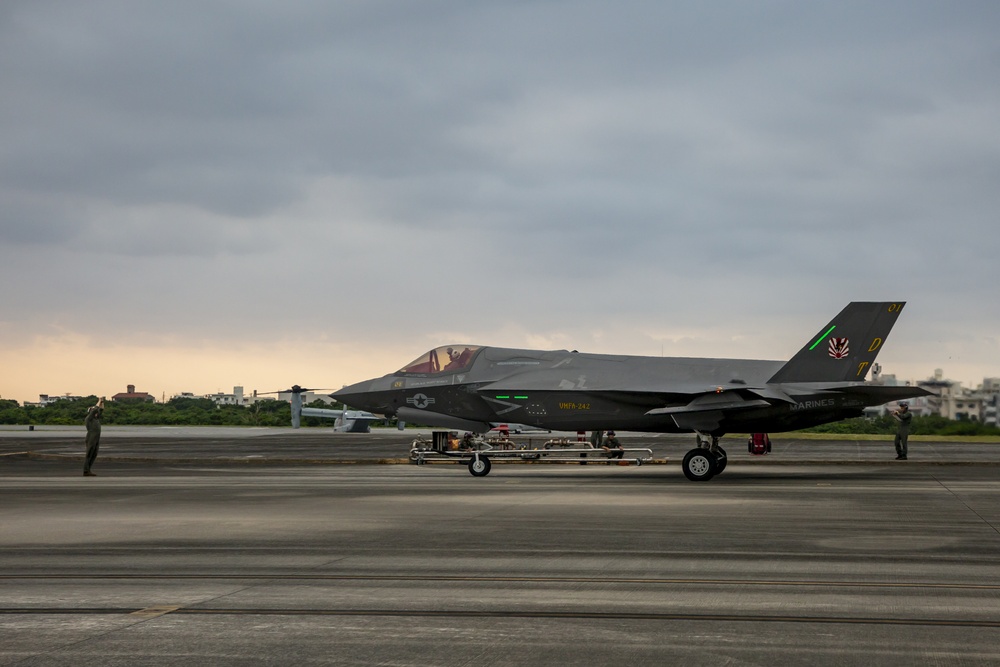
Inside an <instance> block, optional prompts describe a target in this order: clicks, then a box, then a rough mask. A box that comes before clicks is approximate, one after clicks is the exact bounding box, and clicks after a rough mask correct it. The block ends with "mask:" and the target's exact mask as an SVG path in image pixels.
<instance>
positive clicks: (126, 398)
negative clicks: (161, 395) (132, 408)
mask: <svg viewBox="0 0 1000 667" xmlns="http://www.w3.org/2000/svg"><path fill="white" fill-rule="evenodd" d="M127 389H128V391H125V392H121V393H118V394H115V395H114V396H112V397H111V400H112V401H114V402H115V403H125V402H130V401H131V402H144V403H152V402H153V401H155V400H156V397H154V396H153V395H152V394H147V393H146V392H144V391H136V390H135V385H134V384H130V385H128V387H127Z"/></svg>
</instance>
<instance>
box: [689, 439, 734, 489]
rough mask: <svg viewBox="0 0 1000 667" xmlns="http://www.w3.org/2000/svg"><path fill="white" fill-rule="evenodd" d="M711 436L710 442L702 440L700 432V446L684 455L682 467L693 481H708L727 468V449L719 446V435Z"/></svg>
mask: <svg viewBox="0 0 1000 667" xmlns="http://www.w3.org/2000/svg"><path fill="white" fill-rule="evenodd" d="M711 438H712V439H711V441H710V442H709V441H705V440H702V435H701V433H699V434H698V435H697V440H698V446H697V447H695V448H694V449H692V450H691V451H689V452H688V453H687V454H685V455H684V462H683V463H682V464H681V467H682V468H683V469H684V476H685V477H687V478H688V479H689V480H691V481H692V482H707V481H708V480H710V479H712V478H713V477H715V476H716V475H718V474H719V473H721V472H722V471H723V470H725V469H726V460H727V459H726V450H724V449H723V448H722V447H720V446H719V437H718V436H715V435H713V436H711Z"/></svg>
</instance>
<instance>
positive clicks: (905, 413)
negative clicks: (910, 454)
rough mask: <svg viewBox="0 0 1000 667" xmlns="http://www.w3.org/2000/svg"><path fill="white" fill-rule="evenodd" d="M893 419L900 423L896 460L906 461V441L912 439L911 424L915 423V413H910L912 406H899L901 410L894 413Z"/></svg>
mask: <svg viewBox="0 0 1000 667" xmlns="http://www.w3.org/2000/svg"><path fill="white" fill-rule="evenodd" d="M892 417H893V419H895V420H896V421H898V422H899V428H897V429H896V460H897V461H905V460H906V440H907V439H908V438H909V437H910V422H911V421H913V413H912V412H910V405H909V404H908V403H905V402H901V403H900V404H899V409H898V410H894V411H893V413H892Z"/></svg>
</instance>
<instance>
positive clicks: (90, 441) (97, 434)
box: [83, 396, 104, 477]
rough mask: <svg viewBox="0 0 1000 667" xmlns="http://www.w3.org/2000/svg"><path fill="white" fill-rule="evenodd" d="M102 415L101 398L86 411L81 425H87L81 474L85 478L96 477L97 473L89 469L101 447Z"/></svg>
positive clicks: (102, 400)
mask: <svg viewBox="0 0 1000 667" xmlns="http://www.w3.org/2000/svg"><path fill="white" fill-rule="evenodd" d="M103 414H104V397H103V396H102V397H101V398H100V399H99V400H98V401H97V404H96V405H93V406H91V407H90V409H89V410H87V417H86V419H84V420H83V423H84V424H86V425H87V458H86V459H84V461H83V474H84V476H86V477H97V473H95V472H91V470H90V467H91V466H92V465H94V461H95V460H96V459H97V450H98V448H99V447H100V446H101V416H102V415H103Z"/></svg>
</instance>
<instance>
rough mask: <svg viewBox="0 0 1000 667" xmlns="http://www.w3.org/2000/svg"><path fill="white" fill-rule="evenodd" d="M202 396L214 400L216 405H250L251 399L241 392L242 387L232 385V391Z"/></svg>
mask: <svg viewBox="0 0 1000 667" xmlns="http://www.w3.org/2000/svg"><path fill="white" fill-rule="evenodd" d="M202 398H207V399H208V400H210V401H212V402H214V403H215V404H216V405H250V403H252V402H253V401H252V400H251V399H250V397H249V396H245V395H244V394H243V387H233V393H231V394H223V393H222V392H219V393H217V394H205V395H204V396H203V397H202Z"/></svg>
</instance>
